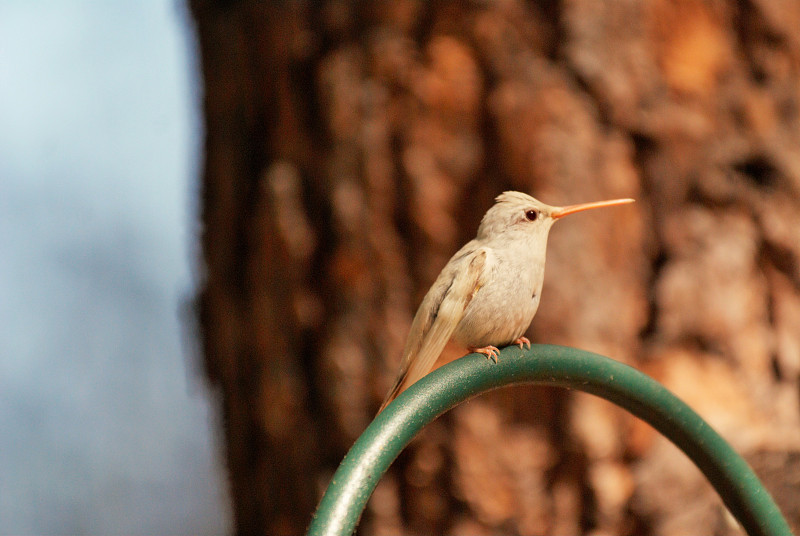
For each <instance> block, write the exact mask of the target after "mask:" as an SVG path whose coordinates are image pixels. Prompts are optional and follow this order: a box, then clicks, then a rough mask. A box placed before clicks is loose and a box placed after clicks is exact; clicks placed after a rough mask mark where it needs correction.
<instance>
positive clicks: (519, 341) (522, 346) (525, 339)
mask: <svg viewBox="0 0 800 536" xmlns="http://www.w3.org/2000/svg"><path fill="white" fill-rule="evenodd" d="M512 344H519V349H520V350H524V349H525V345H527V346H528V350H530V349H531V341H530V339H528V337H520V338H519V339H517V340H516V341H514V342H513V343H512Z"/></svg>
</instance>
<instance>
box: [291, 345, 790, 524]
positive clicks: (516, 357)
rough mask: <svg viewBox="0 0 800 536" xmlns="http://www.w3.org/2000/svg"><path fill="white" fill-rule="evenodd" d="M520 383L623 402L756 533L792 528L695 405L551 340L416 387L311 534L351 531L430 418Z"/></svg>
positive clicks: (346, 476) (363, 444)
mask: <svg viewBox="0 0 800 536" xmlns="http://www.w3.org/2000/svg"><path fill="white" fill-rule="evenodd" d="M519 383H535V384H542V385H550V386H558V387H566V388H568V389H578V390H581V391H585V392H587V393H591V394H594V395H597V396H600V397H602V398H605V399H606V400H609V401H610V402H613V403H615V404H617V405H618V406H620V407H622V408H625V409H626V410H628V411H629V412H631V413H632V414H633V415H636V416H637V417H639V418H641V419H642V420H644V421H646V422H647V423H649V424H650V425H651V426H653V428H655V429H656V430H658V431H659V432H661V433H662V434H663V435H664V436H666V437H667V438H668V439H669V440H670V441H672V442H673V443H675V445H677V446H678V448H680V449H681V450H683V452H685V453H686V455H687V456H689V458H690V459H691V460H692V461H693V462H694V463H695V465H697V467H698V468H699V469H700V470H701V471H702V472H703V474H705V476H706V478H708V480H709V482H711V484H712V485H713V486H714V488H715V489H716V490H717V493H719V495H720V497H722V500H723V501H724V502H725V504H726V505H727V507H728V509H729V510H730V512H731V514H733V516H734V517H735V518H736V519H737V520H738V521H739V523H741V525H742V527H743V528H744V529H745V530H746V531H747V533H748V534H749V535H750V536H756V535H763V536H777V535H781V536H789V535H791V530H790V529H789V525H788V524H787V522H786V520H785V519H784V517H783V515H781V512H780V510H779V509H778V507H777V505H776V504H775V502H774V501H773V500H772V497H771V496H770V494H769V493H768V492H767V490H766V489H764V487H763V486H762V485H761V482H760V481H759V480H758V477H756V475H755V474H754V473H753V471H752V469H750V467H749V466H748V465H747V462H745V461H744V460H743V459H742V458H741V456H739V455H738V454H737V453H736V452H735V451H734V450H733V449H732V448H731V446H730V445H729V444H728V443H727V442H726V441H725V440H724V439H723V438H722V437H721V436H720V435H719V434H718V433H716V432H715V431H714V430H713V429H712V428H711V427H710V426H709V425H708V424H707V423H706V422H705V421H704V420H703V419H702V418H700V416H699V415H697V413H695V412H694V411H692V409H691V408H690V407H689V406H687V405H686V404H684V403H683V402H682V401H681V400H679V399H678V398H677V397H675V395H673V394H672V393H670V392H669V391H667V390H666V389H665V388H664V387H663V386H662V385H661V384H659V383H658V382H656V381H655V380H653V379H652V378H650V377H649V376H647V375H645V374H643V373H641V372H639V371H637V370H636V369H634V368H632V367H629V366H627V365H624V364H622V363H620V362H618V361H614V360H612V359H609V358H607V357H603V356H601V355H597V354H593V353H590V352H585V351H583V350H577V349H575V348H568V347H564V346H551V345H534V346H533V347H532V348H531V349H530V350H521V349H519V348H517V347H508V348H505V349H503V350H502V351H501V353H500V359H499V362H498V363H497V364H496V365H495V364H492V363H490V362H489V361H488V360H487V359H486V357H485V356H483V355H482V354H470V355H467V356H464V357H463V358H461V359H458V360H456V361H453V362H452V363H449V364H447V365H445V366H443V367H441V368H439V369H437V370H435V371H433V372H432V373H430V374H428V375H427V376H426V377H424V378H422V379H421V380H420V381H418V382H417V383H416V384H414V385H412V386H411V387H410V388H409V389H408V390H406V391H405V392H404V393H402V394H401V395H400V396H399V397H398V398H397V399H396V400H395V401H394V402H393V403H392V404H390V405H389V406H388V407H387V408H386V409H385V410H384V411H383V412H382V413H381V414H380V415H378V417H377V418H376V419H375V420H374V421H373V422H372V423H371V424H370V425H369V426H368V427H367V429H366V430H365V431H364V433H363V434H361V437H359V438H358V440H357V441H356V442H355V444H354V445H353V447H352V448H351V449H350V452H348V453H347V455H346V456H345V457H344V459H343V460H342V463H341V465H340V466H339V469H338V470H337V471H336V474H334V476H333V479H332V480H331V483H330V485H329V486H328V489H327V491H326V492H325V495H324V496H323V497H322V500H321V501H320V503H319V506H318V508H317V511H316V513H315V514H314V518H313V520H312V522H311V525H310V526H309V529H308V532H307V535H308V536H323V535H325V536H334V535H338V536H349V535H351V534H352V533H353V532H354V531H355V527H356V525H357V523H358V520H359V518H360V517H361V512H362V511H363V510H364V507H365V506H366V504H367V500H368V499H369V497H370V495H372V492H373V490H374V489H375V486H376V485H377V484H378V480H380V478H381V476H382V475H383V474H384V473H385V472H386V470H387V469H388V468H389V466H390V465H391V463H392V462H393V461H394V460H395V458H396V457H397V456H398V454H400V452H401V451H402V450H403V449H404V448H405V446H406V445H407V444H408V443H409V442H410V441H411V439H413V437H414V436H415V435H416V434H417V433H418V432H419V431H420V430H421V429H422V428H423V427H424V426H425V425H427V424H428V423H430V422H431V421H433V420H434V419H435V418H436V417H438V416H439V415H441V414H442V413H444V412H445V411H447V410H449V409H450V408H452V407H454V406H456V405H457V404H459V403H461V402H463V401H464V400H467V399H468V398H471V397H473V396H475V395H477V394H480V393H483V392H486V391H489V390H492V389H496V388H498V387H503V386H506V385H513V384H519Z"/></svg>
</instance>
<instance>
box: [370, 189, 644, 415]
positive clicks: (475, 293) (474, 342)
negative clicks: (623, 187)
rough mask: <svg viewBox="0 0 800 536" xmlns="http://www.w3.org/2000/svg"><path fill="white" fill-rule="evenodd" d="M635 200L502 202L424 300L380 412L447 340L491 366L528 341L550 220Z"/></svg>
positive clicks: (518, 198) (506, 197)
mask: <svg viewBox="0 0 800 536" xmlns="http://www.w3.org/2000/svg"><path fill="white" fill-rule="evenodd" d="M631 201H633V200H632V199H617V200H613V201H602V202H599V203H588V204H584V205H573V206H569V207H563V208H562V207H551V206H549V205H545V204H544V203H542V202H541V201H538V200H536V199H534V198H533V197H531V196H529V195H527V194H524V193H521V192H504V193H502V194H500V195H499V196H497V198H496V199H495V204H494V205H493V206H492V207H491V208H490V209H489V210H488V211H487V212H486V214H485V215H484V217H483V219H482V220H481V224H480V227H479V228H478V234H477V237H476V238H475V239H474V240H471V241H470V242H469V243H467V244H466V245H465V246H464V247H462V248H461V249H460V250H458V252H456V254H455V255H453V257H452V258H451V259H450V260H449V261H448V263H447V265H445V267H444V269H442V272H441V273H440V274H439V277H437V278H436V281H434V283H433V285H432V286H431V288H430V290H429V291H428V293H427V294H426V295H425V298H424V299H423V300H422V304H420V306H419V309H418V310H417V314H416V315H415V316H414V321H413V322H412V324H411V330H410V332H409V334H408V339H407V342H406V346H405V349H404V350H403V359H402V363H401V368H400V374H399V376H398V379H397V381H396V382H395V385H394V387H393V388H392V389H391V390H390V391H389V394H388V395H387V397H386V400H385V401H384V403H383V405H382V406H381V410H383V408H385V407H386V406H387V405H388V404H389V403H390V402H391V401H392V400H393V399H394V398H395V397H396V396H397V395H398V394H400V393H401V392H402V391H403V390H405V389H406V388H407V387H409V386H410V385H412V384H413V383H414V382H416V381H417V380H419V379H420V378H422V377H423V376H425V375H426V374H427V373H428V372H429V371H430V370H431V368H432V367H433V365H434V363H435V362H436V360H437V359H438V358H439V355H440V354H441V353H442V350H443V349H444V347H445V345H446V344H447V342H448V341H449V340H450V339H454V340H455V341H456V342H457V343H459V344H461V345H463V346H466V347H467V348H469V349H470V350H471V351H476V352H481V353H484V354H486V356H487V357H489V358H490V359H493V360H494V359H496V355H497V351H498V350H497V348H498V347H501V346H506V345H508V344H511V343H518V344H520V345H522V344H523V343H527V342H528V341H527V339H525V338H524V337H523V335H524V333H525V331H526V330H527V329H528V326H529V325H530V323H531V320H533V316H534V315H535V314H536V310H537V309H538V307H539V296H540V294H541V290H542V283H543V281H544V261H545V252H546V248H547V235H548V233H549V231H550V227H551V226H552V225H553V222H555V220H556V219H558V218H560V217H562V216H566V215H567V214H572V213H573V212H578V211H580V210H585V209H589V208H596V207H601V206H610V205H617V204H622V203H629V202H631Z"/></svg>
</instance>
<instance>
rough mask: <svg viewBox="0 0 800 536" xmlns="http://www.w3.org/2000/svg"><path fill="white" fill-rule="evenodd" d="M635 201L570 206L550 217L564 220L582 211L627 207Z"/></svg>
mask: <svg viewBox="0 0 800 536" xmlns="http://www.w3.org/2000/svg"><path fill="white" fill-rule="evenodd" d="M633 201H634V200H633V199H612V200H610V201H595V202H594V203H581V204H580V205H570V206H568V207H559V208H557V209H555V210H554V211H553V212H551V213H550V217H551V218H553V219H554V220H557V219H559V218H563V217H564V216H568V215H570V214H575V213H576V212H581V211H582V210H589V209H590V208H602V207H613V206H616V205H626V204H628V203H633Z"/></svg>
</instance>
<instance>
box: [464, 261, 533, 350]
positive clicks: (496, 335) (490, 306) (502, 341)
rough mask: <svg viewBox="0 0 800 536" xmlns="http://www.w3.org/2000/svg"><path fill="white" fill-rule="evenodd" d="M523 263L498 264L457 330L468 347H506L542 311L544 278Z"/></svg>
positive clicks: (523, 331)
mask: <svg viewBox="0 0 800 536" xmlns="http://www.w3.org/2000/svg"><path fill="white" fill-rule="evenodd" d="M535 268H536V267H535V266H531V265H530V264H528V263H521V262H516V263H515V262H513V260H512V261H511V262H502V259H501V260H500V262H497V263H496V264H495V266H493V268H492V270H491V273H490V274H488V277H487V278H486V281H485V282H484V284H483V286H481V288H480V290H479V291H478V292H477V293H476V294H475V296H474V298H473V299H472V301H471V302H470V303H469V305H468V306H467V308H466V310H465V311H464V316H463V318H462V319H461V321H460V322H459V324H458V325H457V326H456V330H455V332H454V334H453V338H454V339H455V340H456V342H458V343H459V344H462V345H464V346H468V347H482V346H488V345H492V346H498V347H499V346H505V345H508V344H509V343H511V342H513V341H514V340H516V339H517V338H519V337H521V336H522V335H523V334H524V333H525V331H526V330H527V329H528V326H529V325H530V323H531V320H533V316H534V315H535V314H536V310H537V309H538V307H539V295H540V293H541V288H542V274H540V273H539V272H538V271H537V270H536V269H535Z"/></svg>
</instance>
